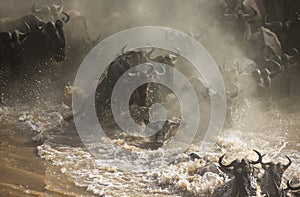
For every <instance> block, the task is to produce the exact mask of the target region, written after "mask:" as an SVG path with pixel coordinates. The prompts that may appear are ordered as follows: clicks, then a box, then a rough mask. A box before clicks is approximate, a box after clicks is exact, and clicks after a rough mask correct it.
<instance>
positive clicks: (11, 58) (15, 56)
mask: <svg viewBox="0 0 300 197" xmlns="http://www.w3.org/2000/svg"><path fill="white" fill-rule="evenodd" d="M24 25H25V26H26V28H27V32H25V33H24V32H21V31H19V30H14V31H11V32H9V31H7V32H1V33H0V93H3V91H4V90H2V88H4V87H5V86H6V85H7V84H8V83H9V80H10V78H11V77H12V76H13V75H14V74H16V73H18V71H19V66H20V64H21V62H22V55H23V51H22V47H21V44H22V42H23V41H24V40H25V39H26V37H27V36H28V35H29V34H30V27H29V25H28V24H27V23H26V22H24Z"/></svg>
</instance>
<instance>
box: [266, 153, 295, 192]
mask: <svg viewBox="0 0 300 197" xmlns="http://www.w3.org/2000/svg"><path fill="white" fill-rule="evenodd" d="M286 158H287V159H288V164H285V165H284V164H282V163H273V162H268V163H264V162H263V161H261V165H262V167H263V169H264V170H265V172H264V174H263V176H262V178H261V180H260V182H261V189H262V192H263V193H264V194H268V195H269V196H274V197H281V196H282V194H283V192H284V191H283V190H282V189H280V184H281V178H282V175H283V173H284V171H285V170H286V169H287V168H288V167H289V166H290V165H291V164H292V161H291V159H290V158H289V157H288V156H286Z"/></svg>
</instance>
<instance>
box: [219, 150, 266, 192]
mask: <svg viewBox="0 0 300 197" xmlns="http://www.w3.org/2000/svg"><path fill="white" fill-rule="evenodd" d="M254 152H256V153H257V154H258V157H259V158H258V160H257V161H250V160H247V159H242V160H238V159H236V160H234V161H233V162H231V163H230V164H228V165H224V164H223V163H222V161H223V158H224V157H225V154H224V155H223V156H221V157H220V159H219V165H220V167H221V170H222V171H224V172H226V173H230V174H232V175H233V176H234V184H233V187H234V188H233V189H232V192H233V193H232V196H252V195H255V193H256V184H255V179H254V176H253V171H254V168H253V167H252V165H254V164H258V163H260V162H261V160H262V155H261V154H260V153H259V152H258V151H256V150H254Z"/></svg>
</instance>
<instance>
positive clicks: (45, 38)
mask: <svg viewBox="0 0 300 197" xmlns="http://www.w3.org/2000/svg"><path fill="white" fill-rule="evenodd" d="M63 14H64V17H62V18H61V19H57V20H56V21H55V22H53V21H48V22H45V21H43V20H42V19H40V18H38V17H36V16H34V15H26V16H24V17H22V18H19V19H6V20H5V21H4V22H2V23H1V24H0V30H2V31H11V30H13V29H19V30H20V31H25V27H24V24H23V23H24V22H26V23H27V24H28V25H29V27H30V29H31V32H30V35H29V36H28V37H27V39H26V40H24V42H23V43H22V51H23V60H24V61H23V64H22V66H24V67H25V68H26V66H27V70H34V69H37V68H36V67H37V66H38V65H39V66H44V63H45V62H51V61H53V60H55V61H57V62H61V61H63V60H64V59H65V57H66V53H65V47H66V42H65V35H64V24H66V23H67V22H68V21H69V20H70V16H69V15H68V14H67V13H65V12H64V13H63ZM32 65H34V69H33V68H32ZM25 68H24V69H25ZM41 68H43V67H41ZM24 69H23V70H24Z"/></svg>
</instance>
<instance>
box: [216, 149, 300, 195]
mask: <svg viewBox="0 0 300 197" xmlns="http://www.w3.org/2000/svg"><path fill="white" fill-rule="evenodd" d="M254 152H256V153H257V155H258V157H259V158H258V160H257V161H249V160H247V159H242V160H238V159H236V160H234V161H233V162H231V163H230V164H228V165H224V164H223V163H222V161H223V158H224V157H225V154H224V155H222V156H221V157H220V159H219V166H220V168H221V170H222V171H223V172H225V173H226V174H229V175H230V176H233V177H232V179H231V180H230V181H228V182H226V183H224V184H223V185H221V186H220V187H218V188H217V189H216V191H215V192H214V194H213V195H212V196H213V197H218V196H220V197H221V196H222V197H231V196H234V197H250V196H255V195H256V194H257V185H259V186H260V188H261V192H262V193H261V194H262V195H265V196H268V197H286V196H287V192H288V191H291V192H292V193H293V192H294V191H296V190H299V189H300V186H298V187H293V186H291V182H290V181H288V182H287V188H285V189H284V188H281V181H282V175H283V173H284V171H285V170H286V169H287V168H288V167H289V166H290V165H291V164H292V161H291V159H290V158H289V157H288V156H286V158H287V159H288V163H287V164H282V163H273V162H268V163H264V162H263V161H262V160H263V157H264V155H262V154H261V153H259V152H258V151H256V150H254ZM255 164H261V166H262V168H263V175H262V176H258V174H259V173H258V172H256V170H257V169H258V168H254V167H253V165H255ZM256 180H257V181H256ZM296 194H297V193H296Z"/></svg>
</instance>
